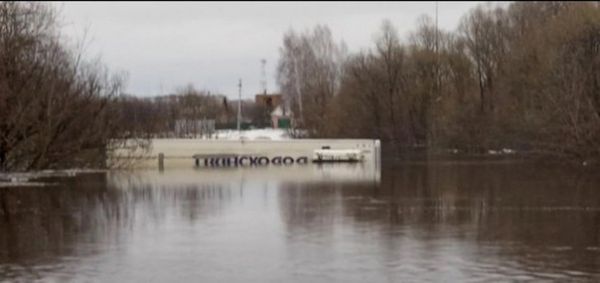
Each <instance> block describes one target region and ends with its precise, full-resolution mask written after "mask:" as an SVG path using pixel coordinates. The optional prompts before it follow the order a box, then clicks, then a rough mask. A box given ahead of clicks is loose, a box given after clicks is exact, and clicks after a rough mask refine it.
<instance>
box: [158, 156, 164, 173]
mask: <svg viewBox="0 0 600 283" xmlns="http://www.w3.org/2000/svg"><path fill="white" fill-rule="evenodd" d="M164 169H165V155H164V154H163V153H162V152H161V153H159V154H158V170H159V171H163V170H164Z"/></svg>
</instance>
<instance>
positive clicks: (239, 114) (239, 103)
mask: <svg viewBox="0 0 600 283" xmlns="http://www.w3.org/2000/svg"><path fill="white" fill-rule="evenodd" d="M238 88H239V95H238V111H237V112H238V113H237V130H238V135H240V136H241V132H240V120H242V79H240V82H239V83H238Z"/></svg>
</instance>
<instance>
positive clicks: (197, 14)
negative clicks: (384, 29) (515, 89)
mask: <svg viewBox="0 0 600 283" xmlns="http://www.w3.org/2000/svg"><path fill="white" fill-rule="evenodd" d="M480 3H481V2H440V3H439V4H438V11H439V27H440V28H441V29H444V30H454V29H455V28H456V27H457V26H458V23H459V21H460V18H461V16H463V15H464V14H466V13H467V12H468V11H469V10H470V9H471V8H473V7H475V6H476V5H478V4H480ZM53 5H56V6H57V7H58V8H59V11H60V12H61V15H62V23H63V31H64V32H65V34H66V35H68V36H69V37H71V38H74V39H82V38H83V35H84V34H86V33H87V35H86V40H84V42H85V43H86V44H85V46H86V49H85V52H86V56H87V57H89V58H95V57H100V58H101V60H102V62H103V63H104V64H105V65H106V66H108V68H109V69H110V70H111V71H115V72H121V71H124V72H126V73H127V74H128V81H127V86H126V88H125V90H126V92H127V93H130V94H134V95H138V96H153V95H157V94H161V93H168V92H173V91H174V90H175V89H176V88H177V87H181V86H184V85H187V84H189V83H192V84H193V85H194V86H195V87H196V88H198V89H206V90H210V91H211V92H213V93H217V92H218V93H222V94H225V95H227V96H229V97H231V98H234V97H237V93H238V91H237V82H238V79H239V78H241V79H242V80H243V85H244V86H243V90H242V96H243V97H244V98H252V97H253V96H254V94H255V93H257V92H258V91H259V90H260V80H261V77H260V66H261V64H260V60H261V59H263V58H264V59H266V60H267V68H266V70H267V85H268V87H267V88H268V90H269V91H276V89H277V86H276V81H275V69H276V65H277V60H278V58H279V48H280V46H281V42H282V38H283V34H284V33H285V32H286V31H288V30H289V29H290V28H293V29H295V30H297V31H304V30H306V29H309V28H312V27H313V26H314V25H316V24H326V25H328V26H329V27H330V29H331V31H332V33H333V35H334V37H335V38H336V40H338V41H339V40H343V41H345V42H346V44H347V46H348V49H349V51H350V52H352V51H358V50H361V49H366V48H370V47H371V46H372V42H373V39H374V35H375V34H376V33H377V32H378V31H379V27H380V25H381V22H382V21H383V20H384V19H389V20H391V21H392V23H393V24H394V25H395V26H396V28H397V29H398V31H399V33H400V35H401V36H403V37H406V36H407V35H408V33H409V32H411V31H413V30H414V29H415V27H416V24H417V19H418V18H419V16H421V15H423V14H428V15H430V16H431V17H432V18H435V2H384V3H377V2H363V3H361V2H311V3H302V2H285V3H277V2H212V3H211V2H193V3H189V2H163V3H161V2H151V3H144V2H131V3H128V2H115V3H108V2H105V3H103V2H88V3H86V2H66V3H53ZM86 31H87V32H86Z"/></svg>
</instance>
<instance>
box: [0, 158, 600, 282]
mask: <svg viewBox="0 0 600 283" xmlns="http://www.w3.org/2000/svg"><path fill="white" fill-rule="evenodd" d="M306 166H308V167H303V168H301V167H294V166H292V167H288V168H278V169H276V168H271V169H264V168H248V169H201V170H200V169H196V170H193V169H173V170H165V171H163V172H159V171H137V172H113V173H94V174H82V175H78V176H77V177H74V178H65V179H60V178H59V179H56V178H54V179H52V178H49V179H47V180H42V181H46V182H52V183H54V185H52V186H45V187H40V186H31V187H6V188H0V282H415V281H427V282H431V281H433V282H480V281H493V282H496V281H536V282H537V281H559V282H564V281H600V176H598V175H599V174H596V173H595V172H596V171H595V169H585V170H583V169H572V168H566V167H560V166H541V165H539V164H538V165H535V164H533V163H529V162H519V161H454V162H449V161H446V162H429V163H427V162H422V163H421V162H416V163H396V164H385V165H383V166H382V169H381V170H380V171H377V172H370V171H369V172H366V173H365V172H364V171H365V170H367V171H368V170H371V169H365V168H362V167H360V166H358V167H357V166H356V165H350V164H345V165H344V164H340V165H329V166H324V167H319V166H317V165H306ZM361 172H362V173H361Z"/></svg>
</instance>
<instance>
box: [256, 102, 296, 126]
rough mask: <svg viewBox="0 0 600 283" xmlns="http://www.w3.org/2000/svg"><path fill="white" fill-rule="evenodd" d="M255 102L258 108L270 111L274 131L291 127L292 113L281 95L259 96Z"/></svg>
mask: <svg viewBox="0 0 600 283" xmlns="http://www.w3.org/2000/svg"><path fill="white" fill-rule="evenodd" d="M254 101H255V103H256V105H257V106H258V107H263V108H264V109H265V110H266V111H268V113H269V115H270V118H271V126H272V127H273V128H274V129H277V128H284V129H285V128H289V127H290V123H291V111H289V109H288V107H286V105H285V103H284V101H283V96H282V95H281V94H257V95H256V96H255V100H254Z"/></svg>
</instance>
